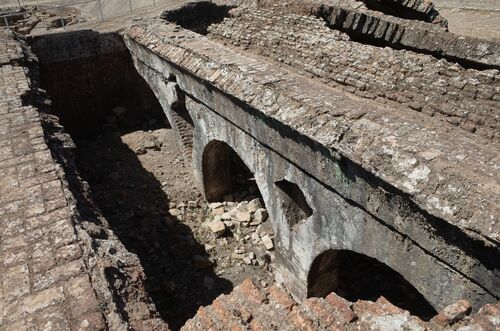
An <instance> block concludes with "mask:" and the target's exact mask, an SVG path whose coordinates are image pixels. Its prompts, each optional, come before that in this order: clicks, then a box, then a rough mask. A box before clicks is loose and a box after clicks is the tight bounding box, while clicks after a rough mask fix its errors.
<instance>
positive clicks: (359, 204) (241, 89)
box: [123, 23, 498, 308]
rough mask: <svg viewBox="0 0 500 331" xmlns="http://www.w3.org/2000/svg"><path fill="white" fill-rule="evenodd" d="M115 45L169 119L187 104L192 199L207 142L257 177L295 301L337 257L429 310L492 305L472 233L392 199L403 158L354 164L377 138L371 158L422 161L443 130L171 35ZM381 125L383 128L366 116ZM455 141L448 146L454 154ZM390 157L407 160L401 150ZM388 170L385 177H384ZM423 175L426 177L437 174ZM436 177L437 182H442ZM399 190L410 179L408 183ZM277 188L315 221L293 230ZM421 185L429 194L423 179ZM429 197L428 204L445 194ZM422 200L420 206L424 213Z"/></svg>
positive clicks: (282, 276)
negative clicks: (294, 191) (328, 254)
mask: <svg viewBox="0 0 500 331" xmlns="http://www.w3.org/2000/svg"><path fill="white" fill-rule="evenodd" d="M263 28H265V27H264V26H263ZM123 34H124V38H125V43H126V45H127V47H128V48H129V49H130V51H131V53H132V55H133V58H134V63H135V66H136V68H137V70H138V71H139V73H140V74H141V75H142V76H143V77H144V78H145V80H146V81H147V82H148V84H149V85H150V86H151V89H152V90H153V91H154V92H155V94H156V96H157V97H158V98H159V100H160V102H161V104H162V106H163V108H164V111H165V112H166V114H167V117H169V118H170V117H171V113H172V105H173V104H174V103H175V102H176V100H177V98H178V94H173V93H171V91H173V90H177V91H179V90H180V91H182V93H184V94H186V95H188V96H189V98H190V101H189V103H186V107H187V110H188V111H189V115H190V118H192V119H193V122H194V135H193V154H192V163H191V165H192V166H193V168H194V170H195V175H196V178H197V180H198V183H199V185H200V187H201V188H202V189H203V185H204V181H203V162H202V155H203V152H204V150H205V147H206V146H207V145H209V144H210V142H212V141H215V140H218V141H223V142H225V143H227V144H228V145H229V146H230V147H231V148H232V149H233V150H235V151H236V153H237V154H238V155H239V156H240V158H241V159H242V160H243V161H244V163H245V164H246V165H247V166H248V167H249V169H250V171H251V172H252V173H254V175H255V180H256V182H257V184H258V186H259V190H260V192H261V193H262V197H263V199H264V202H265V204H266V207H267V209H268V210H269V213H270V218H271V220H272V222H273V229H274V233H275V236H276V249H277V268H278V271H279V273H278V279H279V280H280V281H282V282H283V283H284V284H285V285H286V287H287V288H288V289H289V290H290V291H291V292H292V294H293V295H294V296H295V297H296V298H299V299H303V298H304V297H305V296H306V293H307V286H308V284H307V278H308V272H309V268H310V266H311V264H312V263H313V260H314V259H315V257H316V256H317V255H319V254H320V253H322V252H324V251H325V250H328V249H346V250H352V251H355V252H358V253H361V254H364V255H367V256H370V257H373V258H376V259H378V260H379V261H381V262H383V263H385V264H386V265H388V266H389V267H391V268H392V269H393V270H396V271H397V272H398V273H400V274H401V275H403V276H404V277H405V279H407V280H408V281H409V282H410V283H411V284H412V285H413V286H415V287H416V288H417V289H418V290H419V291H420V292H421V293H422V294H423V295H424V296H425V297H426V298H427V299H428V301H430V302H431V303H432V304H433V305H434V307H436V308H443V307H445V306H446V305H447V304H449V303H450V302H451V301H453V300H454V299H460V298H463V297H467V298H470V299H471V300H472V301H473V305H474V306H475V307H479V306H480V305H481V304H482V303H483V302H487V301H495V300H496V299H495V298H497V296H498V294H496V293H495V291H496V290H495V288H497V286H496V285H495V284H497V282H498V276H497V275H496V272H497V270H498V268H497V266H496V265H497V263H496V262H494V259H495V256H498V250H497V248H496V247H495V246H494V245H491V246H490V244H487V243H486V242H488V241H489V240H488V239H486V242H484V243H481V241H480V240H476V239H478V237H475V236H474V235H473V234H472V233H471V232H469V231H465V232H463V231H462V230H460V229H459V228H457V227H455V226H456V225H457V224H458V222H457V218H456V217H446V220H447V221H444V220H443V219H440V218H438V217H435V216H431V215H430V214H431V213H433V212H434V211H435V210H434V211H431V209H432V208H427V207H424V206H423V205H420V206H418V205H416V204H415V203H414V201H415V200H418V198H416V196H418V193H416V192H417V191H413V193H414V194H411V193H409V195H407V194H402V193H401V191H398V190H397V189H395V188H394V185H400V183H398V179H397V178H396V177H395V171H396V172H397V171H399V170H397V168H398V167H403V165H402V164H406V162H405V161H404V160H405V159H406V156H404V155H403V154H401V155H398V156H394V157H395V158H396V159H397V160H398V161H397V162H396V163H393V162H387V160H384V161H381V163H380V164H381V165H383V166H385V167H386V168H385V169H381V168H378V169H377V170H375V171H373V170H369V168H370V167H371V166H374V164H375V163H374V162H368V163H362V164H360V163H358V162H357V161H356V158H357V156H356V155H357V153H355V152H353V149H356V148H358V147H355V146H359V148H361V149H362V150H363V152H364V153H370V155H372V154H371V153H375V154H373V155H380V154H379V152H378V151H377V149H378V147H374V146H366V145H365V146H361V145H360V144H362V142H361V141H360V140H358V139H362V141H371V142H373V141H376V140H377V139H378V138H375V136H376V137H379V138H381V137H385V136H387V138H388V139H387V140H385V139H384V142H383V143H382V142H381V146H380V148H381V149H385V150H387V149H388V148H389V147H388V146H389V145H388V142H390V144H396V143H397V144H401V143H408V144H410V145H411V148H412V149H416V148H417V149H418V148H420V143H421V144H424V145H425V149H428V148H429V147H430V145H432V144H434V143H433V142H431V140H430V137H427V136H426V135H422V134H421V133H422V132H426V131H428V132H432V137H433V138H432V139H434V141H439V144H447V143H446V140H447V138H445V137H446V136H445V135H443V132H441V130H444V129H443V123H437V121H436V123H434V122H432V121H427V120H425V118H427V116H426V115H423V114H420V113H418V112H414V114H415V115H414V114H413V112H408V111H405V110H402V109H400V110H396V109H393V108H390V107H379V106H378V105H377V104H376V103H371V104H370V105H369V106H367V105H366V104H365V103H364V101H362V100H360V99H353V98H350V97H348V96H345V95H341V94H340V93H339V91H338V90H334V89H330V88H327V87H325V86H324V85H321V84H319V83H317V82H313V81H311V80H310V79H307V78H305V77H301V76H298V75H296V74H293V73H290V72H289V71H286V70H284V69H283V68H280V67H279V66H276V65H273V64H271V63H270V62H265V61H263V60H262V58H259V57H257V56H254V57H252V56H251V55H250V54H249V53H246V54H242V53H241V51H236V50H233V49H230V48H227V47H222V44H221V43H218V42H215V41H214V40H210V39H208V38H206V37H203V36H200V35H197V34H195V33H192V32H190V31H186V30H183V29H181V28H179V27H178V26H175V25H171V24H154V23H153V25H152V26H150V25H147V24H145V25H137V26H134V27H132V28H130V29H128V30H126V31H124V33H123ZM172 77H175V79H171V78H172ZM365 107H367V108H365ZM368 108H369V110H368ZM379 112H381V113H379ZM378 113H379V114H380V117H378V116H375V114H378ZM368 114H370V115H368ZM396 114H397V115H396ZM330 115H331V117H330ZM323 116H325V117H323ZM413 116H417V118H418V119H415V118H413ZM313 118H314V120H313ZM379 119H380V120H379ZM317 121H319V122H321V123H319V122H317ZM313 123H317V124H318V126H315V124H313ZM409 123H411V124H409ZM344 125H345V126H344ZM387 125H389V126H390V128H386V127H385V126H387ZM427 125H431V126H432V128H431V127H430V126H427ZM434 125H436V126H434ZM405 127H406V129H408V130H409V131H406V129H404V130H405V131H404V132H406V133H407V134H410V132H413V133H415V132H418V133H419V134H418V141H419V142H420V143H417V140H415V139H413V138H409V139H406V138H402V137H397V136H398V134H399V133H401V132H398V130H402V129H403V128H405ZM410 127H411V128H410ZM344 128H345V131H344ZM362 128H363V129H365V130H363V129H362ZM367 128H373V129H374V131H373V132H371V131H370V130H369V129H367ZM447 129H449V130H452V131H453V130H457V131H458V132H460V133H458V132H456V131H455V134H457V137H459V136H462V135H465V136H467V137H468V138H467V139H473V140H474V139H479V140H480V141H484V140H482V138H480V137H479V138H478V137H476V138H472V137H473V136H472V135H470V134H468V133H466V132H463V134H462V132H461V131H460V130H458V129H456V128H453V127H452V126H451V127H450V128H447ZM356 130H361V131H362V132H357V133H355V131H356ZM386 130H387V131H386ZM389 136H390V137H392V138H389ZM437 136H440V137H442V139H436V137H437ZM355 137H359V138H355ZM396 137H397V138H396ZM462 138H463V137H462ZM459 140H460V138H458V140H455V139H454V140H453V146H454V147H453V148H454V149H455V150H456V149H457V146H458V144H457V143H458V141H459ZM469 141H472V140H469ZM345 144H347V145H345ZM459 144H461V143H459ZM326 146H328V147H326ZM441 146H443V145H441ZM468 146H469V148H470V147H471V146H472V145H468ZM408 147H409V146H408ZM409 148H410V147H409ZM441 148H442V147H441ZM475 148H480V147H477V146H476V147H473V149H475ZM390 149H391V150H393V151H396V150H397V151H403V150H409V149H406V148H402V147H401V146H391V147H390ZM450 149H451V147H450ZM460 149H461V147H460ZM380 153H383V152H380ZM443 153H444V152H443ZM424 154H425V153H424ZM442 155H444V154H442ZM414 157H415V158H418V161H417V160H416V159H414V160H413V161H409V162H410V163H411V164H416V163H418V167H419V169H425V168H422V167H428V166H429V167H434V165H431V163H429V162H428V160H427V161H425V159H424V158H422V157H421V156H417V154H415V155H414ZM434 159H435V158H434ZM460 163H461V169H462V170H463V169H464V168H465V167H467V165H466V162H465V163H464V162H463V160H462V161H460ZM377 164H379V163H377ZM476 165H477V164H476ZM390 167H394V168H393V169H392V168H391V170H390V173H391V175H389V176H387V175H388V173H389V168H390ZM400 170H401V169H400ZM427 170H428V172H427V171H424V172H425V173H427V174H429V173H433V172H434V171H437V170H434V169H433V170H431V169H430V168H427ZM372 171H373V172H372ZM386 171H388V172H386ZM439 173H440V176H446V172H445V171H441V170H440V171H439ZM462 173H463V171H462ZM420 174H421V172H420V170H418V171H417V172H416V173H414V175H411V174H408V176H406V175H402V177H401V178H405V179H404V181H405V183H406V184H407V185H410V184H411V186H412V187H413V188H412V190H413V189H414V188H415V186H413V185H417V186H418V185H421V184H422V183H421V180H422V179H420ZM415 176H416V177H418V179H417V178H416V177H415ZM485 176H486V177H487V175H485ZM408 178H415V179H414V181H413V183H410V182H408ZM470 179H471V178H469V179H468V180H470ZM476 179H479V178H478V177H476ZM282 180H287V181H289V182H291V183H294V184H296V185H298V187H299V188H300V189H301V190H302V191H303V193H304V197H305V199H306V200H307V204H308V205H309V206H310V208H311V209H312V211H313V214H312V215H311V216H310V217H308V218H307V219H305V220H302V221H301V222H299V223H297V224H295V226H294V227H293V228H292V227H291V225H290V222H288V220H287V217H286V212H285V211H284V210H283V206H284V205H286V204H284V197H283V195H282V194H281V193H280V190H279V188H278V186H277V184H276V183H277V182H280V181H282ZM453 181H454V180H453ZM389 182H390V183H389ZM425 183H426V184H429V185H434V184H437V183H436V182H434V181H432V180H430V179H429V180H426V181H425ZM431 183H433V184H431ZM448 183H450V182H449V181H448ZM438 191H439V190H438ZM438 191H434V193H433V194H442V193H444V192H442V191H439V192H438ZM415 193H416V194H415ZM470 194H472V192H470ZM484 196H485V195H483V196H482V198H484ZM487 196H490V195H487ZM441 197H442V196H441ZM490 197H491V196H490ZM429 198H430V196H429V195H426V198H425V199H427V201H429V200H428V199H429ZM436 198H437V197H436ZM437 199H439V198H437ZM438 201H439V200H438ZM441 215H444V214H441ZM452 224H455V225H452ZM478 229H479V228H478ZM479 231H481V230H479ZM469 235H471V236H472V237H468V236H469ZM485 235H486V236H491V235H492V233H486V232H485ZM453 236H455V238H454V239H453ZM495 236H496V235H495ZM474 237H475V238H476V239H472V238H474ZM409 261H412V262H411V263H410V262H409ZM459 261H460V262H459ZM444 284H446V285H444ZM477 293H482V294H481V295H476V294H477ZM450 300H451V301H450ZM483 300H485V301H483Z"/></svg>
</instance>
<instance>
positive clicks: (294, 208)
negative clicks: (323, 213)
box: [274, 179, 313, 228]
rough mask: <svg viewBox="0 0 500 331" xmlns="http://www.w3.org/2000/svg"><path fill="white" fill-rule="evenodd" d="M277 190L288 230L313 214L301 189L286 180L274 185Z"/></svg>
mask: <svg viewBox="0 0 500 331" xmlns="http://www.w3.org/2000/svg"><path fill="white" fill-rule="evenodd" d="M274 185H276V187H277V188H278V192H277V193H278V195H279V196H280V198H281V208H282V209H283V213H284V215H285V218H286V221H287V223H288V225H289V226H290V228H294V227H296V226H297V225H298V224H299V223H301V222H302V221H303V220H305V219H307V218H309V217H310V216H312V214H313V210H312V208H311V207H310V206H309V203H308V202H307V200H306V197H305V195H304V192H303V191H302V190H301V188H300V187H299V186H298V185H297V184H295V183H293V182H290V181H288V180H286V179H282V180H280V181H277V182H275V183H274Z"/></svg>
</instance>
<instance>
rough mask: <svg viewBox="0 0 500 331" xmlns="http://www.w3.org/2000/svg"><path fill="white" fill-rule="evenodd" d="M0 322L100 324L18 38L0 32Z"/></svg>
mask: <svg viewBox="0 0 500 331" xmlns="http://www.w3.org/2000/svg"><path fill="white" fill-rule="evenodd" d="M0 52H1V53H0V58H1V59H2V60H1V67H0V70H1V75H0V169H1V171H0V182H1V185H0V220H1V226H0V238H1V239H0V261H1V264H0V277H1V283H0V285H1V286H0V325H2V328H3V329H4V330H22V329H36V328H39V327H43V326H47V325H51V326H52V327H54V328H56V329H69V328H72V329H74V330H86V329H104V328H105V327H106V322H105V319H104V316H103V314H102V311H101V308H100V307H99V303H98V301H97V297H96V293H95V292H94V289H93V287H92V285H91V283H90V278H89V270H88V268H87V265H86V263H85V259H84V258H83V255H82V253H83V249H82V245H83V243H82V242H81V241H80V239H79V238H78V236H77V233H76V231H75V228H74V224H73V221H72V217H71V216H72V212H71V207H70V206H69V205H68V201H67V200H66V196H65V192H64V189H63V182H62V181H61V170H60V168H59V167H58V166H57V165H56V163H55V162H54V159H53V158H52V155H51V152H50V150H49V148H48V146H47V144H46V142H45V139H44V133H43V130H42V126H41V118H40V115H39V113H38V111H37V109H36V108H34V107H33V106H30V105H24V103H23V96H25V95H26V94H27V92H28V91H29V89H30V86H29V78H28V75H27V74H28V73H27V69H26V67H23V66H19V65H18V64H19V63H21V62H22V61H23V54H22V49H21V46H20V45H19V43H17V42H16V41H14V39H13V38H12V37H11V36H10V35H9V34H7V33H5V32H1V34H0Z"/></svg>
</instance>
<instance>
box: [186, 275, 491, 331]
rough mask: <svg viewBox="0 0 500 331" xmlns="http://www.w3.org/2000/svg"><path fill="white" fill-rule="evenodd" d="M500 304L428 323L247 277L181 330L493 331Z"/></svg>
mask: <svg viewBox="0 0 500 331" xmlns="http://www.w3.org/2000/svg"><path fill="white" fill-rule="evenodd" d="M499 317H500V304H499V303H496V304H488V305H485V306H484V307H483V308H481V309H480V310H479V312H478V313H476V314H471V307H470V304H469V303H468V302H467V301H464V300H461V301H458V302H456V303H453V304H451V305H449V306H448V307H446V308H445V309H443V310H442V311H441V312H440V313H439V314H438V315H436V316H435V317H434V318H433V319H432V320H430V321H427V322H425V321H422V320H421V319H420V318H418V317H416V316H412V315H410V313H409V312H408V311H405V310H402V309H400V308H398V307H396V306H394V305H393V304H391V303H390V302H389V301H387V300H386V299H385V298H384V297H380V298H379V299H378V300H377V301H376V302H371V301H363V300H359V301H357V302H354V303H353V302H349V301H347V300H345V299H343V298H341V297H339V296H337V295H336V294H335V293H331V294H329V295H328V296H327V297H326V298H308V299H306V300H304V301H303V302H302V303H300V304H299V303H297V302H295V301H294V300H293V299H291V298H290V297H289V296H288V294H286V292H284V291H283V290H282V289H281V288H279V287H277V286H276V285H273V286H271V287H269V288H265V289H260V288H258V287H256V286H255V285H254V284H253V283H252V281H251V280H249V279H246V280H245V281H244V282H243V283H242V284H240V285H238V286H237V287H235V288H234V290H233V291H232V292H231V293H230V294H229V295H221V296H219V297H218V298H217V299H216V300H215V301H214V302H213V303H212V304H211V305H210V306H207V307H202V308H200V309H199V310H198V313H197V314H196V316H195V317H194V318H192V319H191V320H189V321H187V323H186V325H185V326H184V327H183V328H182V330H184V331H194V330H484V331H486V330H492V331H493V330H497V329H498V328H499V327H500V319H499Z"/></svg>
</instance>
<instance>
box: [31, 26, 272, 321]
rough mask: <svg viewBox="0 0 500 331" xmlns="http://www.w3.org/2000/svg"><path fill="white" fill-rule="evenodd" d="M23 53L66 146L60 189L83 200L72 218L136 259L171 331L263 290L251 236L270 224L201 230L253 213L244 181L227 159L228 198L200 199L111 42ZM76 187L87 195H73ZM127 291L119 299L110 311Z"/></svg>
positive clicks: (260, 256)
mask: <svg viewBox="0 0 500 331" xmlns="http://www.w3.org/2000/svg"><path fill="white" fill-rule="evenodd" d="M31 45H32V50H33V52H34V53H35V54H36V55H37V57H38V58H39V61H40V63H39V71H40V86H41V87H42V88H43V89H45V90H46V91H47V94H48V95H49V97H50V99H51V101H52V105H51V107H50V111H51V113H52V114H55V115H57V117H58V118H59V121H60V123H61V124H62V125H63V126H64V128H65V130H66V131H67V132H68V133H69V134H70V135H71V138H72V140H73V141H74V143H75V144H76V150H75V164H76V168H77V169H75V173H76V174H75V176H73V177H74V178H70V181H71V180H73V181H79V183H73V185H72V190H73V191H74V192H73V194H74V195H75V196H76V197H80V200H86V199H87V200H88V201H79V209H80V210H79V212H80V214H81V215H82V216H83V217H84V218H85V219H86V220H89V221H91V220H93V219H95V222H96V223H97V221H98V219H105V220H106V221H107V222H101V223H108V224H109V227H110V228H111V229H112V230H113V232H114V233H115V234H116V235H117V236H118V238H119V239H120V241H121V242H122V243H123V245H124V246H125V248H126V249H127V250H128V251H130V252H133V253H135V254H136V255H137V256H138V257H139V259H140V262H141V266H142V268H143V269H144V272H145V275H146V282H145V284H144V285H145V290H146V292H147V293H144V294H143V295H148V296H150V297H151V299H152V301H153V302H154V304H155V306H156V309H157V311H158V312H159V314H160V315H161V317H162V318H163V319H164V320H165V321H167V323H168V324H169V326H170V327H171V328H172V329H179V328H180V327H181V326H182V325H183V324H184V323H185V321H186V320H187V319H189V318H191V317H193V316H194V315H195V313H196V311H197V310H198V308H199V307H200V306H202V305H203V306H205V305H208V304H210V303H211V302H212V301H213V300H214V299H215V298H216V297H217V296H219V295H220V294H221V293H228V292H230V291H231V290H232V288H233V286H235V285H238V284H239V283H241V282H242V281H243V280H244V279H245V278H247V277H251V278H252V279H253V280H254V282H255V283H256V284H260V285H261V286H267V285H268V284H271V283H272V281H273V275H272V269H273V266H272V264H271V259H274V255H273V253H272V251H269V250H266V248H265V247H264V245H263V243H262V241H261V240H260V238H259V236H258V235H257V236H256V234H260V235H265V234H271V233H272V228H271V225H270V220H268V219H264V220H263V221H262V222H261V223H260V224H249V223H250V222H241V223H239V222H237V221H230V220H229V221H225V222H224V223H225V229H224V231H222V232H221V231H215V230H213V229H212V228H211V227H210V225H211V223H210V222H212V221H213V220H214V219H217V218H218V219H219V220H220V215H221V214H223V213H232V214H235V213H236V211H241V210H242V209H245V208H246V206H247V205H255V206H258V207H263V204H262V202H261V200H260V193H259V192H258V188H257V186H256V185H255V183H254V181H253V180H252V174H251V173H250V171H249V170H248V168H246V166H245V165H244V163H243V162H242V161H241V160H240V159H239V157H238V155H236V153H234V151H232V152H231V151H227V152H228V154H227V157H228V160H230V165H229V167H228V174H229V175H230V184H231V190H232V191H231V192H228V194H226V195H225V196H224V197H221V199H219V200H218V201H221V202H218V203H212V204H209V203H207V202H206V201H205V200H204V198H203V196H202V194H201V193H200V192H199V190H198V188H197V187H196V185H195V183H194V179H193V177H192V171H191V170H190V169H188V168H187V167H186V165H185V160H184V158H183V156H184V155H183V152H182V150H181V147H182V146H181V147H179V146H178V143H177V137H176V134H175V132H174V130H173V129H172V128H171V127H170V124H169V123H168V121H167V119H166V117H165V115H164V113H163V111H162V109H161V106H160V105H159V103H158V100H157V99H156V97H155V96H154V94H153V93H152V91H151V90H150V89H149V87H148V85H147V83H146V82H145V81H144V80H143V79H142V77H140V76H139V74H138V73H137V72H136V70H135V68H134V66H133V62H132V60H131V57H130V54H129V53H128V51H127V50H126V48H125V47H124V46H123V44H122V42H121V38H120V37H119V36H118V35H114V34H102V35H99V34H96V33H94V32H91V31H83V32H77V33H68V34H63V35H53V36H46V37H40V38H36V39H34V40H32V41H31ZM68 45H71V46H72V47H73V49H71V48H68ZM96 45H97V46H96ZM91 47H94V49H90V50H89V48H91ZM63 50H64V51H63ZM64 52H66V53H64ZM183 143H185V142H183ZM68 177H72V176H68ZM82 188H83V189H88V191H89V192H88V194H82V192H77V191H79V190H82ZM248 208H250V207H248ZM266 215H267V213H266ZM233 218H234V215H233ZM109 277H110V279H111V278H113V277H114V276H113V275H111V274H110V275H109ZM115 278H116V277H115ZM111 281H112V282H114V283H115V284H116V283H117V282H120V280H119V279H114V278H113V279H112V280H111ZM120 286H123V284H119V285H118V287H120ZM131 292H133V291H132V290H128V289H121V290H120V291H119V293H120V295H119V296H120V297H118V298H116V300H117V301H118V302H120V305H122V306H126V305H127V299H128V298H127V296H129V294H128V293H131ZM124 310H126V309H124ZM128 314H129V315H130V311H129V312H128ZM129 318H133V317H132V316H129Z"/></svg>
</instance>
